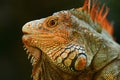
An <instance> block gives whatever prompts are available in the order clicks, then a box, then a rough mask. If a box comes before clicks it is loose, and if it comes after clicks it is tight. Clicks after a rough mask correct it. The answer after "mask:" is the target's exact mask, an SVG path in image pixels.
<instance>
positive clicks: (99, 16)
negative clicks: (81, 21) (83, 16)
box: [77, 0, 113, 35]
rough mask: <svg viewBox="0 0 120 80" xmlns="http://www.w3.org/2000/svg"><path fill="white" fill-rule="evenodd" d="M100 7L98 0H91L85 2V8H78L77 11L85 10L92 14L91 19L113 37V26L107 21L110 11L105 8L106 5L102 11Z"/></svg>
mask: <svg viewBox="0 0 120 80" xmlns="http://www.w3.org/2000/svg"><path fill="white" fill-rule="evenodd" d="M91 4H92V5H91ZM99 6H100V3H99V2H98V1H97V0H92V2H91V0H85V2H84V5H83V7H82V8H78V9H77V10H78V11H81V10H83V11H85V12H87V13H88V14H90V17H91V19H92V20H93V21H94V22H97V23H99V24H100V25H101V27H102V28H104V29H105V30H106V31H107V32H108V33H109V34H111V35H112V34H113V26H112V25H111V24H110V22H109V21H108V20H107V19H106V17H107V14H108V11H109V9H108V7H106V8H105V5H102V7H101V9H99V8H100V7H99ZM104 9H105V10H104Z"/></svg>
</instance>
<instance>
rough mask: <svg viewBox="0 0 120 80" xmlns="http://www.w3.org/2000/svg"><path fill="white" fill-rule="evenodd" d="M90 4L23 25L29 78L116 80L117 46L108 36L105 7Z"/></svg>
mask: <svg viewBox="0 0 120 80" xmlns="http://www.w3.org/2000/svg"><path fill="white" fill-rule="evenodd" d="M90 3H91V2H90V0H89V1H88V0H86V1H85V3H84V6H83V7H81V8H78V9H71V10H63V11H60V12H56V13H54V14H53V15H52V16H49V17H47V18H43V19H40V20H34V21H31V22H28V23H26V24H25V25H24V26H23V28H22V31H23V33H24V35H23V38H22V40H23V43H24V45H25V49H27V53H28V58H31V63H32V65H33V70H32V71H33V73H32V76H33V80H120V45H118V44H117V43H116V42H115V41H114V40H113V39H112V37H111V36H110V35H109V34H112V33H113V29H112V25H111V24H110V23H109V22H108V21H107V19H106V16H107V13H108V9H107V8H106V9H105V10H104V5H103V6H102V8H101V9H100V10H99V5H98V4H97V2H95V1H94V0H93V2H92V6H91V5H90ZM108 33H109V34H108Z"/></svg>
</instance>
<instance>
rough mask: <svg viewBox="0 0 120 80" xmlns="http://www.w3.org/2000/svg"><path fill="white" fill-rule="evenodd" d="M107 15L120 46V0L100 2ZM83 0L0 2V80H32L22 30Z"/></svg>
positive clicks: (103, 0) (19, 0)
mask: <svg viewBox="0 0 120 80" xmlns="http://www.w3.org/2000/svg"><path fill="white" fill-rule="evenodd" d="M99 1H102V3H105V4H106V5H107V6H108V7H109V8H110V12H109V15H108V19H109V21H110V22H112V23H114V29H115V31H114V32H115V33H114V36H115V37H116V41H117V42H118V43H120V31H119V30H120V20H119V19H120V15H119V14H120V5H119V2H120V1H119V0H99ZM83 2H84V0H0V80H31V77H30V75H31V69H32V67H31V64H30V63H29V60H28V59H27V55H26V54H25V53H26V52H25V51H24V50H23V44H22V41H21V37H22V35H23V34H22V31H21V29H22V26H23V25H24V24H25V23H26V22H28V21H31V20H34V19H40V18H43V17H47V16H49V15H51V14H52V13H54V12H57V11H60V10H65V9H71V8H77V7H80V6H82V4H83Z"/></svg>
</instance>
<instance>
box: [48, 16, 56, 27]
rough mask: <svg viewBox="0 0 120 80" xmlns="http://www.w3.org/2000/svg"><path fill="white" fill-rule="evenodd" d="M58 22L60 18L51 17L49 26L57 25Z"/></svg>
mask: <svg viewBox="0 0 120 80" xmlns="http://www.w3.org/2000/svg"><path fill="white" fill-rule="evenodd" d="M57 24H58V18H51V19H49V20H48V22H47V26H48V27H51V28H53V27H55V26H56V25H57Z"/></svg>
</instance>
